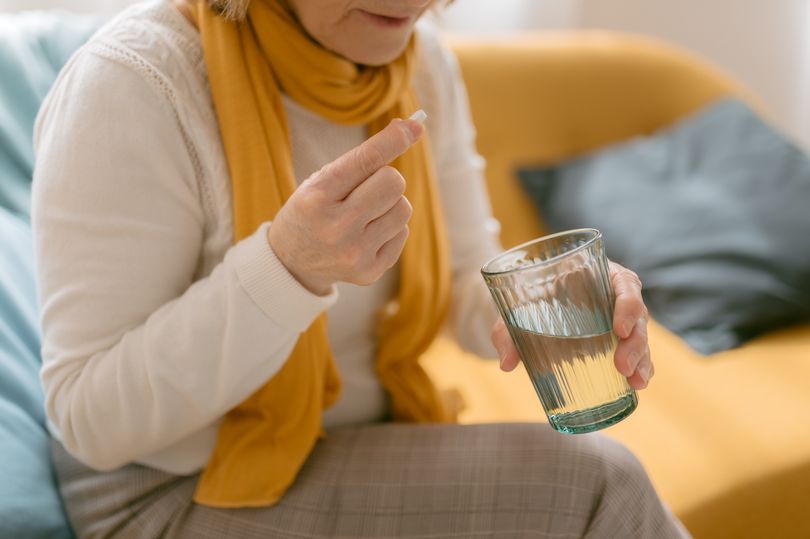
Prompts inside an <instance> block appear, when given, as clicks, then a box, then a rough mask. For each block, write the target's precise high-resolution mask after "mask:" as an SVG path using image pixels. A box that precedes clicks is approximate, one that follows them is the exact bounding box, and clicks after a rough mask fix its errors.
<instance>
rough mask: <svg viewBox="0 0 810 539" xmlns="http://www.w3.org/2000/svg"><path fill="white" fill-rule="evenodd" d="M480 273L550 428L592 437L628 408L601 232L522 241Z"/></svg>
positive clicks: (631, 405)
mask: <svg viewBox="0 0 810 539" xmlns="http://www.w3.org/2000/svg"><path fill="white" fill-rule="evenodd" d="M481 273H482V275H483V276H484V280H485V281H486V283H487V286H489V290H490V292H491V293H492V297H493V298H494V299H495V303H496V304H497V306H498V310H499V311H500V313H501V316H502V317H503V319H504V321H505V322H506V327H507V328H508V329H509V333H510V335H511V336H512V339H513V340H514V342H515V346H516V347H517V350H518V352H519V354H520V357H521V359H522V360H523V364H524V366H525V367H526V371H527V372H528V373H529V377H530V378H531V381H532V384H533V385H534V388H535V390H536V391H537V395H538V396H539V397H540V402H541V403H542V405H543V409H544V410H545V412H546V415H547V416H548V420H549V423H551V426H552V427H554V428H555V429H556V430H558V431H560V432H564V433H568V434H580V433H585V432H592V431H595V430H599V429H603V428H605V427H608V426H610V425H613V424H615V423H618V422H619V421H621V420H622V419H624V418H625V417H627V416H629V415H630V414H631V413H632V412H633V410H635V409H636V406H637V405H638V399H637V397H636V393H635V391H633V389H632V388H631V387H630V386H629V384H628V383H627V379H626V378H625V377H624V376H622V375H621V373H619V371H618V370H617V369H616V367H615V365H614V363H613V353H614V351H615V350H616V345H617V344H618V340H617V338H616V335H615V334H614V333H613V303H614V300H615V294H614V292H613V287H612V286H611V283H610V274H609V272H608V263H607V258H606V257H605V251H604V245H603V242H602V234H601V232H599V231H598V230H595V229H592V228H587V229H579V230H569V231H566V232H560V233H558V234H553V235H550V236H545V237H543V238H540V239H537V240H534V241H530V242H528V243H525V244H523V245H519V246H517V247H515V248H513V249H510V250H508V251H506V252H505V253H503V254H501V255H499V256H497V257H495V258H494V259H492V260H490V261H489V262H487V263H486V264H485V265H484V267H483V268H482V269H481Z"/></svg>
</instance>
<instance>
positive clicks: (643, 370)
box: [638, 363, 650, 382]
mask: <svg viewBox="0 0 810 539" xmlns="http://www.w3.org/2000/svg"><path fill="white" fill-rule="evenodd" d="M638 374H639V375H640V376H641V377H642V378H643V379H644V381H645V382H649V381H650V365H649V363H645V364H644V365H642V366H640V367H639V368H638Z"/></svg>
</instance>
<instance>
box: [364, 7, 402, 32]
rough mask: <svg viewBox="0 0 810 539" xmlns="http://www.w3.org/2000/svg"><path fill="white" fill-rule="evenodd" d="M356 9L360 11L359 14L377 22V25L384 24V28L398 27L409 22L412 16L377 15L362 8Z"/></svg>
mask: <svg viewBox="0 0 810 539" xmlns="http://www.w3.org/2000/svg"><path fill="white" fill-rule="evenodd" d="M357 11H359V12H360V14H361V15H363V16H364V17H366V18H367V19H369V20H370V21H372V22H374V23H375V24H378V25H379V26H384V27H386V28H399V27H401V26H405V25H407V24H408V23H409V22H411V19H412V18H413V17H389V16H388V15H379V14H377V13H371V12H370V11H365V10H363V9H358V10H357Z"/></svg>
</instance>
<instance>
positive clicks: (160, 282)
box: [32, 49, 336, 469]
mask: <svg viewBox="0 0 810 539" xmlns="http://www.w3.org/2000/svg"><path fill="white" fill-rule="evenodd" d="M173 99H174V98H173V94H172V93H171V92H169V91H166V89H165V85H164V84H163V83H162V82H161V81H159V80H149V78H148V77H146V76H145V75H144V74H143V73H142V71H139V70H137V69H135V68H134V67H133V66H130V65H128V64H126V63H125V62H119V61H116V60H112V59H109V58H107V57H104V56H102V55H98V54H94V53H93V52H92V51H90V52H88V51H87V50H86V49H85V50H84V51H82V52H80V53H79V54H78V55H77V56H75V57H74V58H73V60H72V61H71V62H70V63H69V65H68V66H67V68H66V69H65V71H63V73H62V74H61V75H60V78H59V80H58V81H57V83H56V85H55V86H54V88H53V90H52V91H51V93H50V95H49V97H48V98H47V100H46V102H45V104H44V106H43V108H42V110H41V111H40V115H39V118H38V122H37V129H36V135H35V137H36V141H35V146H36V153H37V161H36V168H35V174H34V183H33V213H32V221H33V227H34V233H35V243H36V245H35V252H36V257H37V278H38V286H39V290H38V291H39V296H40V310H41V326H42V338H43V348H42V354H43V368H42V372H41V377H42V383H43V386H44V390H45V394H46V411H47V415H48V418H49V421H50V423H51V425H52V428H54V429H55V430H56V431H57V434H58V436H59V437H60V438H61V439H62V441H63V443H64V445H65V447H66V448H67V449H68V450H69V451H70V452H71V453H73V454H74V455H75V456H76V457H77V458H79V459H81V460H82V461H84V462H85V463H87V464H88V465H90V466H92V467H94V468H97V469H112V468H116V467H118V466H121V465H124V464H126V463H128V462H131V461H134V460H138V459H140V458H143V457H146V456H149V455H150V454H152V453H154V452H156V451H159V450H160V449H162V448H164V447H167V446H169V445H171V444H173V443H175V442H177V441H178V440H181V439H183V438H185V437H186V436H188V435H190V434H191V433H193V432H195V431H198V430H199V429H201V428H203V427H205V426H208V425H211V424H212V423H214V422H215V421H216V420H218V419H219V418H221V416H222V415H223V414H224V413H226V412H227V411H228V410H229V409H231V408H233V407H234V406H235V405H237V404H238V403H240V402H241V401H242V400H244V399H245V398H247V397H248V396H249V395H250V394H252V393H253V392H254V391H255V390H256V389H258V388H259V387H260V386H261V385H263V384H264V383H265V382H266V381H267V380H268V379H269V378H270V377H272V376H273V375H274V374H275V373H276V372H277V371H278V370H279V369H280V368H281V366H282V365H283V363H284V361H285V360H286V358H287V357H288V355H289V354H290V352H291V350H292V348H293V347H294V345H295V342H296V340H297V338H298V335H299V334H300V333H301V332H302V331H304V330H305V329H306V328H307V327H308V326H309V325H310V324H311V322H312V321H313V320H314V319H315V318H316V317H317V316H318V315H319V314H320V313H321V312H323V311H324V310H326V309H327V308H328V307H329V306H330V305H331V304H333V303H334V301H335V299H336V297H335V294H336V292H335V291H334V289H333V291H332V293H331V294H330V295H328V296H325V297H319V296H315V295H313V294H311V293H310V292H308V291H307V290H306V289H305V288H303V287H302V286H301V285H300V284H299V283H298V282H297V281H296V280H295V278H294V277H293V276H292V275H291V274H290V273H289V272H288V271H287V270H286V269H285V268H284V266H283V264H282V263H281V262H280V261H279V259H278V258H277V257H276V256H275V254H274V253H273V251H272V249H271V248H270V246H269V244H268V242H267V240H266V233H267V227H268V226H270V225H269V223H265V224H264V225H262V226H261V227H260V228H259V229H258V230H257V231H256V232H255V233H254V234H253V235H252V236H250V237H248V238H246V239H244V240H242V241H240V242H238V243H237V244H235V245H233V246H232V247H231V248H230V249H229V250H228V251H227V253H226V255H225V257H224V260H222V262H221V263H220V264H218V265H217V266H216V267H214V269H213V270H212V271H211V272H210V273H209V274H208V275H206V276H204V277H203V278H199V275H198V273H199V272H200V268H199V264H200V260H201V252H202V249H203V248H204V211H205V210H204V205H203V203H202V198H203V195H202V194H201V192H200V187H199V185H198V181H199V178H197V175H198V172H196V171H195V167H194V156H193V152H192V151H190V148H189V147H188V146H187V140H188V137H186V136H185V133H184V131H183V126H182V123H181V121H180V120H179V118H180V116H179V115H178V108H177V106H176V103H175V102H174V101H173Z"/></svg>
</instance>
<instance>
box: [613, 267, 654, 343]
mask: <svg viewBox="0 0 810 539" xmlns="http://www.w3.org/2000/svg"><path fill="white" fill-rule="evenodd" d="M610 279H611V281H612V283H613V290H614V291H615V292H616V305H615V309H614V312H613V330H614V331H615V332H616V335H618V336H619V337H620V338H622V339H626V338H628V337H629V336H630V333H631V332H632V331H633V327H634V326H635V324H636V322H637V321H638V320H639V319H640V318H644V319H646V318H647V307H645V306H644V300H643V299H642V297H641V280H639V278H638V275H636V274H635V273H633V272H632V271H630V270H628V269H626V268H623V267H622V266H620V265H618V264H616V263H614V262H611V263H610Z"/></svg>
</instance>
